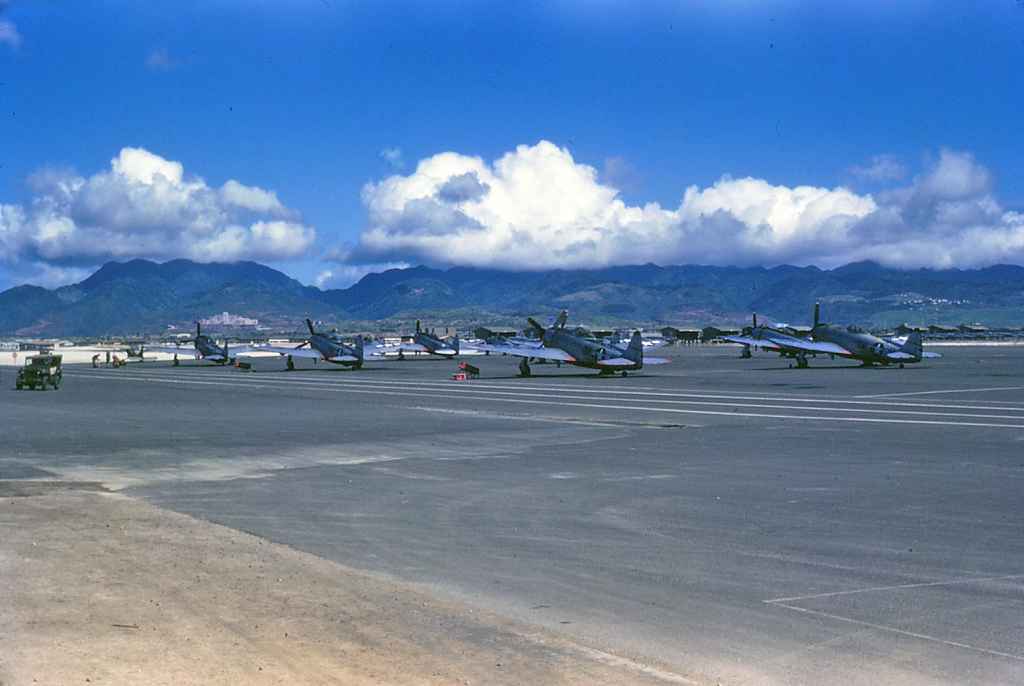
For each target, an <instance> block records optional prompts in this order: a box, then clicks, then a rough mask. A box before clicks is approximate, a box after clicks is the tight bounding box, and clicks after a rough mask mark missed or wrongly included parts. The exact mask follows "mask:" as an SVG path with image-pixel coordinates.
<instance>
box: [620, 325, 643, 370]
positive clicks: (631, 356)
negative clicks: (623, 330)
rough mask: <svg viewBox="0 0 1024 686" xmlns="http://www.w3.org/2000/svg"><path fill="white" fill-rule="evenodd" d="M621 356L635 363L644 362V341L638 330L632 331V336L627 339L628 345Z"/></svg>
mask: <svg viewBox="0 0 1024 686" xmlns="http://www.w3.org/2000/svg"><path fill="white" fill-rule="evenodd" d="M622 356H623V357H625V358H626V359H627V360H629V361H631V362H636V363H637V364H643V363H644V341H643V337H642V336H641V335H640V331H639V330H637V331H634V332H633V337H632V338H630V339H629V345H628V346H626V351H625V352H624V353H623V354H622Z"/></svg>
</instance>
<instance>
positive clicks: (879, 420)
mask: <svg viewBox="0 0 1024 686" xmlns="http://www.w3.org/2000/svg"><path fill="white" fill-rule="evenodd" d="M94 378H105V379H114V380H127V381H138V382H143V383H164V384H179V385H199V386H228V387H232V388H268V389H273V390H275V391H280V390H281V389H280V387H278V386H269V385H263V384H260V383H257V384H251V383H237V382H231V381H201V380H188V379H155V378H152V377H150V378H140V377H127V376H118V375H114V376H105V377H101V376H99V375H94ZM318 390H321V391H324V392H328V393H363V394H369V395H393V396H399V397H402V398H405V399H409V394H408V392H407V391H397V390H395V391H389V390H382V389H372V390H369V389H358V388H321V389H318ZM448 399H463V400H469V401H474V402H480V401H491V402H498V403H520V404H531V405H551V406H555V407H587V408H593V409H603V410H627V411H632V412H661V413H673V414H698V415H713V416H722V417H757V418H766V419H791V420H807V421H826V422H827V421H831V422H855V423H866V424H911V425H918V426H953V427H964V426H972V427H985V428H994V429H1018V430H1022V429H1024V425H1022V424H1000V423H995V422H965V421H937V420H928V419H895V418H885V417H835V416H821V415H796V414H770V413H765V412H735V411H732V412H727V411H719V410H690V409H682V408H672V407H637V406H635V405H611V404H597V403H579V402H576V403H571V402H565V401H564V400H563V401H557V402H556V401H547V400H532V399H531V400H527V399H519V398H494V397H491V396H490V395H464V396H460V395H450V396H448ZM782 409H785V408H782ZM794 409H796V408H794ZM801 409H811V410H814V409H817V408H801ZM951 416H955V415H951Z"/></svg>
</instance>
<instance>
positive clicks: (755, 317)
mask: <svg viewBox="0 0 1024 686" xmlns="http://www.w3.org/2000/svg"><path fill="white" fill-rule="evenodd" d="M754 328H755V329H756V328H757V312H755V313H754Z"/></svg>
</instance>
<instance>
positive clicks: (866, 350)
mask: <svg viewBox="0 0 1024 686" xmlns="http://www.w3.org/2000/svg"><path fill="white" fill-rule="evenodd" d="M820 313H821V308H820V305H819V304H818V303H815V305H814V326H813V327H812V328H811V334H810V337H809V338H807V339H803V338H796V337H793V336H787V335H785V334H782V333H779V332H777V331H775V330H773V329H771V328H770V327H764V326H762V327H757V326H755V327H754V329H752V330H751V334H750V335H748V336H725V337H724V339H725V340H727V341H732V342H733V343H741V344H743V345H748V346H751V347H754V348H764V349H766V350H774V351H776V352H778V353H779V354H780V355H782V356H784V357H793V358H795V359H796V365H797V367H799V368H804V367H807V357H808V355H811V356H814V355H830V356H832V357H837V356H838V357H845V358H849V359H854V360H860V361H861V363H862V364H863V366H865V367H870V366H872V365H874V364H882V365H889V364H898V365H899V366H900V368H902V367H903V365H904V364H905V363H913V362H920V361H921V360H923V359H927V358H935V357H942V356H941V355H939V354H938V353H932V352H924V350H923V346H922V343H921V334H919V333H913V334H911V335H910V336H908V337H907V340H906V341H905V342H904V343H903V344H902V345H898V344H896V343H893V342H890V341H886V340H883V339H881V338H878V337H877V336H873V335H871V334H869V333H868V332H866V331H864V330H863V329H861V328H859V327H856V326H837V325H835V324H824V323H822V322H821V321H820Z"/></svg>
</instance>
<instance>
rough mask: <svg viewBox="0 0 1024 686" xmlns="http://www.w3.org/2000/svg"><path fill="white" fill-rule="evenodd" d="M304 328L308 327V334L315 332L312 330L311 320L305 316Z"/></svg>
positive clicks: (311, 334)
mask: <svg viewBox="0 0 1024 686" xmlns="http://www.w3.org/2000/svg"><path fill="white" fill-rule="evenodd" d="M306 328H308V329H309V335H310V336H313V335H314V334H316V331H314V330H313V320H312V319H309V318H308V317H307V318H306Z"/></svg>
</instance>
